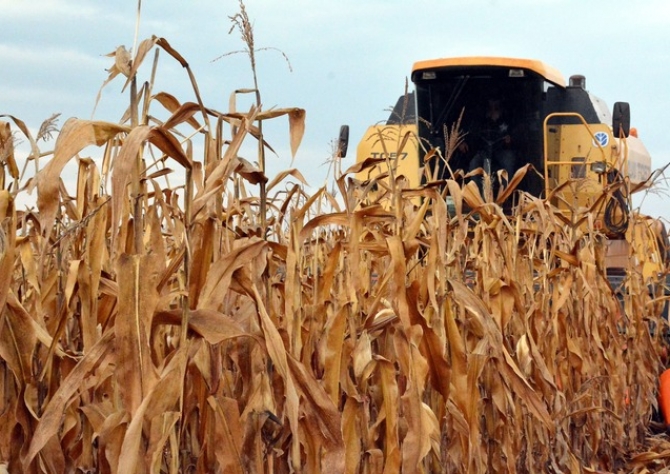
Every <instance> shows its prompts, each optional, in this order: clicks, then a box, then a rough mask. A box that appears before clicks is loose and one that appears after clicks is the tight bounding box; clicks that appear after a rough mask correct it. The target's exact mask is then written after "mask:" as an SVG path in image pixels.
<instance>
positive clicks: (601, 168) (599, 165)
mask: <svg viewBox="0 0 670 474" xmlns="http://www.w3.org/2000/svg"><path fill="white" fill-rule="evenodd" d="M591 171H593V172H594V173H597V174H604V173H605V172H606V171H607V163H605V162H604V161H596V162H594V163H591Z"/></svg>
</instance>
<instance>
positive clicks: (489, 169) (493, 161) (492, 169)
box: [459, 96, 516, 188]
mask: <svg viewBox="0 0 670 474" xmlns="http://www.w3.org/2000/svg"><path fill="white" fill-rule="evenodd" d="M459 151H460V152H461V153H462V154H464V155H466V156H468V157H469V164H468V172H472V171H474V170H476V169H477V168H483V169H484V172H486V173H488V174H494V173H496V172H497V171H498V170H505V172H506V174H507V176H506V177H505V179H506V181H507V182H509V180H510V179H511V177H512V176H513V175H514V170H515V166H516V154H515V152H514V140H513V139H512V126H511V121H510V117H509V116H508V114H507V112H506V110H505V109H504V108H503V102H502V100H501V99H500V98H498V97H496V96H493V97H490V98H489V99H488V100H487V101H486V109H485V113H484V115H483V116H481V117H480V118H479V119H475V120H473V121H472V122H471V123H470V124H468V126H467V132H466V133H465V135H464V140H463V142H462V143H461V144H460V146H459ZM473 179H474V180H475V181H476V182H477V184H478V185H479V186H480V188H481V176H477V177H475V178H473Z"/></svg>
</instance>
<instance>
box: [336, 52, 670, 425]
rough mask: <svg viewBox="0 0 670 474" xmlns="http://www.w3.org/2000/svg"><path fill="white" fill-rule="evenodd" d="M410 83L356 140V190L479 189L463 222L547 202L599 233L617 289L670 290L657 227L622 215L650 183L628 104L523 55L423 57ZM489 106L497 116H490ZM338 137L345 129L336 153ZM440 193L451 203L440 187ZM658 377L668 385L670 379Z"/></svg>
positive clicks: (663, 237) (664, 244)
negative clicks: (628, 281) (524, 198)
mask: <svg viewBox="0 0 670 474" xmlns="http://www.w3.org/2000/svg"><path fill="white" fill-rule="evenodd" d="M411 79H412V82H413V83H414V91H413V92H411V93H409V94H405V95H403V96H401V97H400V99H399V100H398V102H397V104H396V106H395V107H394V109H393V111H392V113H391V115H390V117H389V119H388V121H387V122H386V124H382V125H376V126H372V127H370V128H369V129H368V130H367V132H366V133H365V135H364V137H363V139H362V140H361V142H360V143H359V145H358V150H357V162H358V164H359V165H360V169H361V170H362V171H360V172H359V173H358V174H357V178H358V179H359V180H360V181H361V182H362V183H363V185H366V183H367V186H368V189H370V188H372V189H375V188H376V190H377V191H376V193H377V196H379V195H383V193H384V192H385V189H384V188H388V187H389V186H388V185H389V182H390V180H393V179H397V178H398V177H399V176H403V177H404V179H406V180H407V182H408V184H409V186H408V187H409V188H420V187H421V186H425V185H432V183H435V182H440V181H442V182H444V181H445V180H447V179H455V180H457V181H459V182H460V183H461V184H462V185H463V186H464V187H470V189H471V190H472V189H473V185H474V184H478V185H479V188H478V189H479V191H480V192H479V193H474V194H475V195H476V196H477V198H478V199H479V201H478V202H475V203H472V202H470V203H469V204H470V210H471V211H472V214H473V216H475V215H476V214H477V212H478V207H479V208H480V209H481V208H482V207H483V206H486V205H488V204H489V203H491V202H496V203H498V204H499V205H501V206H502V208H503V210H504V211H505V212H508V213H509V212H512V211H513V209H514V207H515V205H516V204H517V203H518V201H519V197H520V196H521V194H520V193H524V192H525V193H528V194H530V195H531V196H534V197H538V198H542V199H547V200H549V202H550V203H551V204H552V205H553V206H554V208H555V209H556V210H557V214H558V215H559V216H561V218H562V219H563V220H564V222H565V223H566V225H572V226H573V227H574V226H582V228H587V225H586V224H587V223H588V224H589V225H590V227H588V228H590V229H595V231H596V232H598V234H599V235H601V236H602V242H603V244H604V251H603V255H604V265H603V266H604V268H605V271H606V274H607V278H608V279H609V281H610V284H611V286H612V288H613V289H614V291H615V292H621V291H625V290H623V289H622V281H623V280H624V277H625V275H626V272H630V271H634V272H640V273H641V275H642V278H643V281H644V284H646V285H648V286H649V288H650V291H653V293H654V296H656V297H658V296H663V295H667V294H668V292H667V290H666V288H667V287H668V285H667V281H666V279H667V267H668V265H667V264H668V249H669V246H668V237H667V233H666V230H665V226H664V225H663V223H662V222H660V221H659V220H657V219H653V218H651V217H648V216H643V215H640V214H639V213H635V212H631V201H630V197H631V195H632V194H633V193H634V192H639V191H644V190H646V189H648V187H649V186H650V185H651V181H652V180H651V157H650V155H649V153H648V152H647V150H646V148H645V147H644V145H643V143H642V142H641V140H640V139H639V138H638V137H637V132H636V130H635V129H632V128H631V127H630V107H629V105H628V103H625V102H617V103H615V104H614V107H613V109H612V111H610V110H609V108H608V107H607V106H606V105H605V103H604V102H603V101H602V100H600V99H599V98H597V97H596V96H594V95H592V94H590V93H589V92H588V91H587V90H586V80H585V78H584V77H583V76H578V75H576V76H572V77H570V79H569V81H568V82H567V84H566V81H565V79H564V78H563V76H562V75H561V74H560V73H559V72H558V71H556V70H555V69H553V68H551V67H549V66H547V65H546V64H544V63H542V62H540V61H536V60H527V59H511V58H499V57H463V58H446V59H436V60H429V61H421V62H418V63H416V64H414V67H413V69H412V76H411ZM491 108H494V109H498V111H497V112H495V111H494V112H493V117H491V112H490V111H491ZM487 114H488V115H487ZM498 116H501V117H498ZM487 117H488V120H487ZM493 119H498V120H497V121H495V120H493ZM492 123H494V124H495V125H491V124H492ZM345 127H346V126H345ZM492 127H493V129H492ZM347 137H348V129H346V128H344V127H343V133H342V134H341V142H342V143H341V147H343V149H344V150H346V140H347ZM345 153H346V151H345ZM473 163H474V166H473ZM470 181H472V183H474V184H472V183H469V182H470ZM470 195H471V196H472V195H473V194H472V193H470ZM443 196H444V197H445V199H446V200H447V203H449V202H450V199H451V196H449V193H448V189H447V188H446V187H444V189H443ZM382 200H383V198H382ZM587 221H588V222H587ZM664 307H665V310H664V313H667V305H664ZM664 316H665V317H666V319H667V314H664ZM667 379H668V385H669V387H668V390H670V373H669V374H668V376H667ZM667 403H668V406H667V408H666V410H669V411H670V400H668V402H667ZM663 404H664V402H663V400H662V401H661V405H663ZM667 414H668V415H670V413H667Z"/></svg>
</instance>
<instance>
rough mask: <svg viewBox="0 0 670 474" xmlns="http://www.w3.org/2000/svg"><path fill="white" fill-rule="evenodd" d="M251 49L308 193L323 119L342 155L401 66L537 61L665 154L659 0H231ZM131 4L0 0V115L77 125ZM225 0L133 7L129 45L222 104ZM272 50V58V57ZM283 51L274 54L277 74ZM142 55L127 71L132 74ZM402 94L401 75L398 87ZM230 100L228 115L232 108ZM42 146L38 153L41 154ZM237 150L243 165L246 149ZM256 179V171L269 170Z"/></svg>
mask: <svg viewBox="0 0 670 474" xmlns="http://www.w3.org/2000/svg"><path fill="white" fill-rule="evenodd" d="M245 5H246V9H247V13H248V14H249V17H250V18H251V19H252V20H253V23H254V28H255V38H256V47H257V48H263V47H268V48H276V49H269V50H266V51H261V52H259V53H258V57H257V61H258V75H259V86H260V90H261V94H262V98H263V104H264V108H266V109H267V108H270V107H302V108H304V109H306V111H307V122H306V133H305V137H304V140H303V143H302V146H301V148H300V150H299V152H298V154H297V156H296V159H295V161H294V162H293V166H294V167H296V168H298V169H299V170H300V171H301V172H302V173H303V174H304V175H305V177H306V178H307V180H308V181H309V182H310V184H312V185H313V186H315V187H318V186H320V185H322V184H323V183H324V180H325V175H326V171H327V167H326V166H325V165H323V163H324V162H325V161H326V159H327V158H328V157H329V155H330V153H331V150H332V142H333V140H334V139H335V138H336V136H337V133H338V129H339V126H340V125H341V124H344V123H346V124H349V125H350V126H351V144H350V152H349V155H348V157H347V158H346V160H345V162H344V163H343V167H344V168H346V167H348V166H349V165H351V164H353V163H354V161H355V146H356V143H357V141H358V140H360V138H361V137H362V135H363V133H364V132H365V129H366V128H367V126H368V125H371V124H374V123H377V122H380V121H383V120H385V119H386V118H387V116H388V108H389V107H391V106H392V105H393V104H394V103H395V101H396V99H397V98H398V96H399V95H401V94H402V92H403V90H404V85H405V80H406V79H407V78H408V77H409V75H410V72H411V68H412V64H413V63H414V62H415V61H419V60H425V59H434V58H439V57H450V56H468V55H489V56H507V57H520V58H529V59H539V60H542V61H544V62H546V63H547V64H549V65H551V66H553V67H555V68H557V69H558V70H560V71H561V72H562V74H563V75H564V76H565V78H566V79H567V78H568V77H569V76H571V75H573V74H583V75H585V76H586V88H587V89H588V90H589V91H590V92H591V93H593V94H595V95H596V96H598V97H600V98H601V99H603V100H604V101H605V102H606V103H607V104H608V105H609V106H610V108H611V106H612V105H613V104H614V102H616V101H626V102H629V103H630V105H631V114H632V126H634V127H636V128H637V129H638V132H639V137H640V138H641V139H642V140H643V142H644V144H645V145H646V147H647V149H648V150H649V152H650V153H651V155H652V169H657V168H660V167H662V166H664V165H665V164H666V163H668V162H670V141H669V140H668V139H667V136H668V130H667V128H668V125H669V122H670V120H669V119H668V111H667V109H666V107H668V106H670V92H669V91H668V72H670V2H668V1H667V0H640V1H639V2H630V1H623V0H442V1H438V0H416V1H412V2H410V1H400V0H366V1H360V0H357V1H353V0H311V1H308V0H284V1H279V0H246V1H245ZM136 11H137V0H115V1H113V2H111V1H108V0H104V1H103V0H0V31H1V32H2V33H1V34H0V64H2V69H1V71H2V72H1V74H0V114H11V115H15V116H17V117H18V118H20V119H22V120H23V121H25V122H26V124H27V125H28V126H30V127H31V128H33V129H37V128H38V127H39V125H40V123H41V122H42V121H43V120H44V119H45V118H47V117H49V116H50V115H51V114H53V113H61V114H62V115H61V119H60V122H59V125H60V126H62V124H63V123H64V122H65V120H66V119H67V118H69V117H75V116H76V117H79V118H91V113H92V111H93V107H94V104H95V99H96V96H97V94H98V91H99V89H100V87H101V85H102V84H103V82H104V81H105V79H106V78H107V73H106V71H105V70H106V69H107V68H109V67H111V66H112V59H111V58H108V57H105V56H104V55H105V54H107V53H111V52H112V51H114V50H115V49H116V48H117V47H118V46H120V45H124V46H125V47H126V48H128V49H130V48H132V46H133V43H134V39H135V26H136ZM238 11H239V3H238V1H237V0H190V1H189V0H181V1H177V0H143V1H142V15H141V23H140V29H139V40H140V41H141V40H142V39H146V38H148V37H150V36H151V35H156V36H160V37H164V38H166V39H167V40H168V41H169V42H170V44H171V45H172V46H173V48H174V49H176V50H177V51H178V52H179V53H181V55H182V56H183V57H184V58H185V59H186V60H187V61H188V62H189V64H190V66H191V68H192V70H193V72H194V74H195V77H196V79H197V81H198V85H199V88H200V92H201V95H202V97H203V100H204V102H205V104H206V105H207V106H209V107H212V108H214V109H217V110H220V111H227V110H228V98H229V96H230V94H231V92H232V91H233V90H235V89H241V88H250V87H252V78H251V73H250V67H249V63H248V60H247V58H246V56H244V55H232V56H226V57H224V58H221V59H219V60H218V61H213V60H214V59H215V58H217V57H219V56H221V55H222V54H226V53H229V52H232V51H236V50H240V49H243V48H244V47H245V46H244V44H243V43H242V41H241V40H240V37H239V34H238V33H237V31H235V32H233V33H232V34H228V32H229V30H230V28H231V22H230V20H229V16H232V15H234V14H235V13H237V12H238ZM277 50H280V51H281V52H279V51H277ZM282 53H284V54H285V55H286V56H287V58H288V60H289V61H290V65H291V69H292V70H289V67H288V64H287V61H286V59H285V58H284V56H283V55H282ZM150 67H151V60H148V61H146V62H145V66H144V67H143V68H142V69H140V74H139V78H140V80H141V81H144V80H148V79H149V74H150ZM122 86H123V81H122V80H120V79H117V80H115V81H114V82H112V83H111V84H110V85H108V86H107V87H106V88H105V89H104V90H103V94H102V99H101V102H100V104H99V106H98V108H97V110H96V113H95V116H94V118H95V119H97V120H106V121H112V122H116V121H118V120H119V119H120V117H121V114H122V112H123V110H124V109H125V107H126V106H127V104H128V98H127V92H124V93H122V92H121V88H122ZM410 87H411V83H410ZM161 90H162V91H165V92H169V93H171V94H173V95H175V96H176V97H177V98H178V99H179V100H180V101H181V102H186V101H192V100H194V96H193V93H192V89H191V86H190V82H189V79H188V76H187V74H186V72H185V71H184V70H183V69H182V68H181V67H180V66H179V65H178V64H177V63H176V62H175V61H173V60H170V59H169V58H168V57H167V55H165V54H163V55H162V56H161V60H160V64H159V69H158V73H157V81H156V85H155V87H154V92H158V91H161ZM240 108H244V104H241V107H240ZM265 130H266V133H267V140H268V141H269V142H270V144H271V145H272V146H273V147H274V149H275V150H276V151H277V152H278V155H279V156H273V155H269V156H268V174H270V175H272V172H273V170H276V171H279V170H283V169H287V168H289V167H290V166H291V156H290V152H289V140H288V124H287V121H286V120H285V119H276V121H275V122H273V123H272V124H270V125H265ZM47 148H48V147H47ZM248 159H250V160H251V161H253V160H254V159H255V157H254V156H249V157H248ZM271 177H272V176H271ZM668 203H670V197H667V196H660V197H659V196H650V197H648V198H647V199H646V200H645V203H644V205H643V211H644V212H646V213H647V214H650V215H652V216H661V217H664V218H666V219H670V206H669V205H668Z"/></svg>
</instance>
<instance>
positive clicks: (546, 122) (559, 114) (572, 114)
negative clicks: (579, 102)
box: [542, 112, 607, 196]
mask: <svg viewBox="0 0 670 474" xmlns="http://www.w3.org/2000/svg"><path fill="white" fill-rule="evenodd" d="M556 117H577V118H578V119H579V120H580V121H581V122H582V125H584V127H586V130H587V131H588V132H589V135H591V138H592V139H593V142H594V143H595V144H596V145H597V146H598V149H599V150H600V153H601V155H602V161H606V160H607V157H606V155H605V149H604V148H603V146H602V145H601V144H600V142H599V141H598V140H596V136H595V134H594V133H593V131H592V130H591V127H589V124H588V123H587V122H586V120H585V119H584V117H583V116H582V115H581V114H579V113H576V112H553V113H551V114H548V115H547V116H546V117H545V119H544V123H543V128H542V136H543V147H544V150H543V151H544V193H545V196H549V191H550V189H549V150H548V148H549V144H548V140H547V127H548V126H549V120H551V119H552V118H556ZM594 161H595V160H588V161H584V165H585V166H586V165H587V164H589V163H593V162H594ZM574 164H575V163H574V162H573V161H572V160H570V161H560V160H556V161H554V160H552V161H551V165H552V166H557V165H574Z"/></svg>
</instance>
